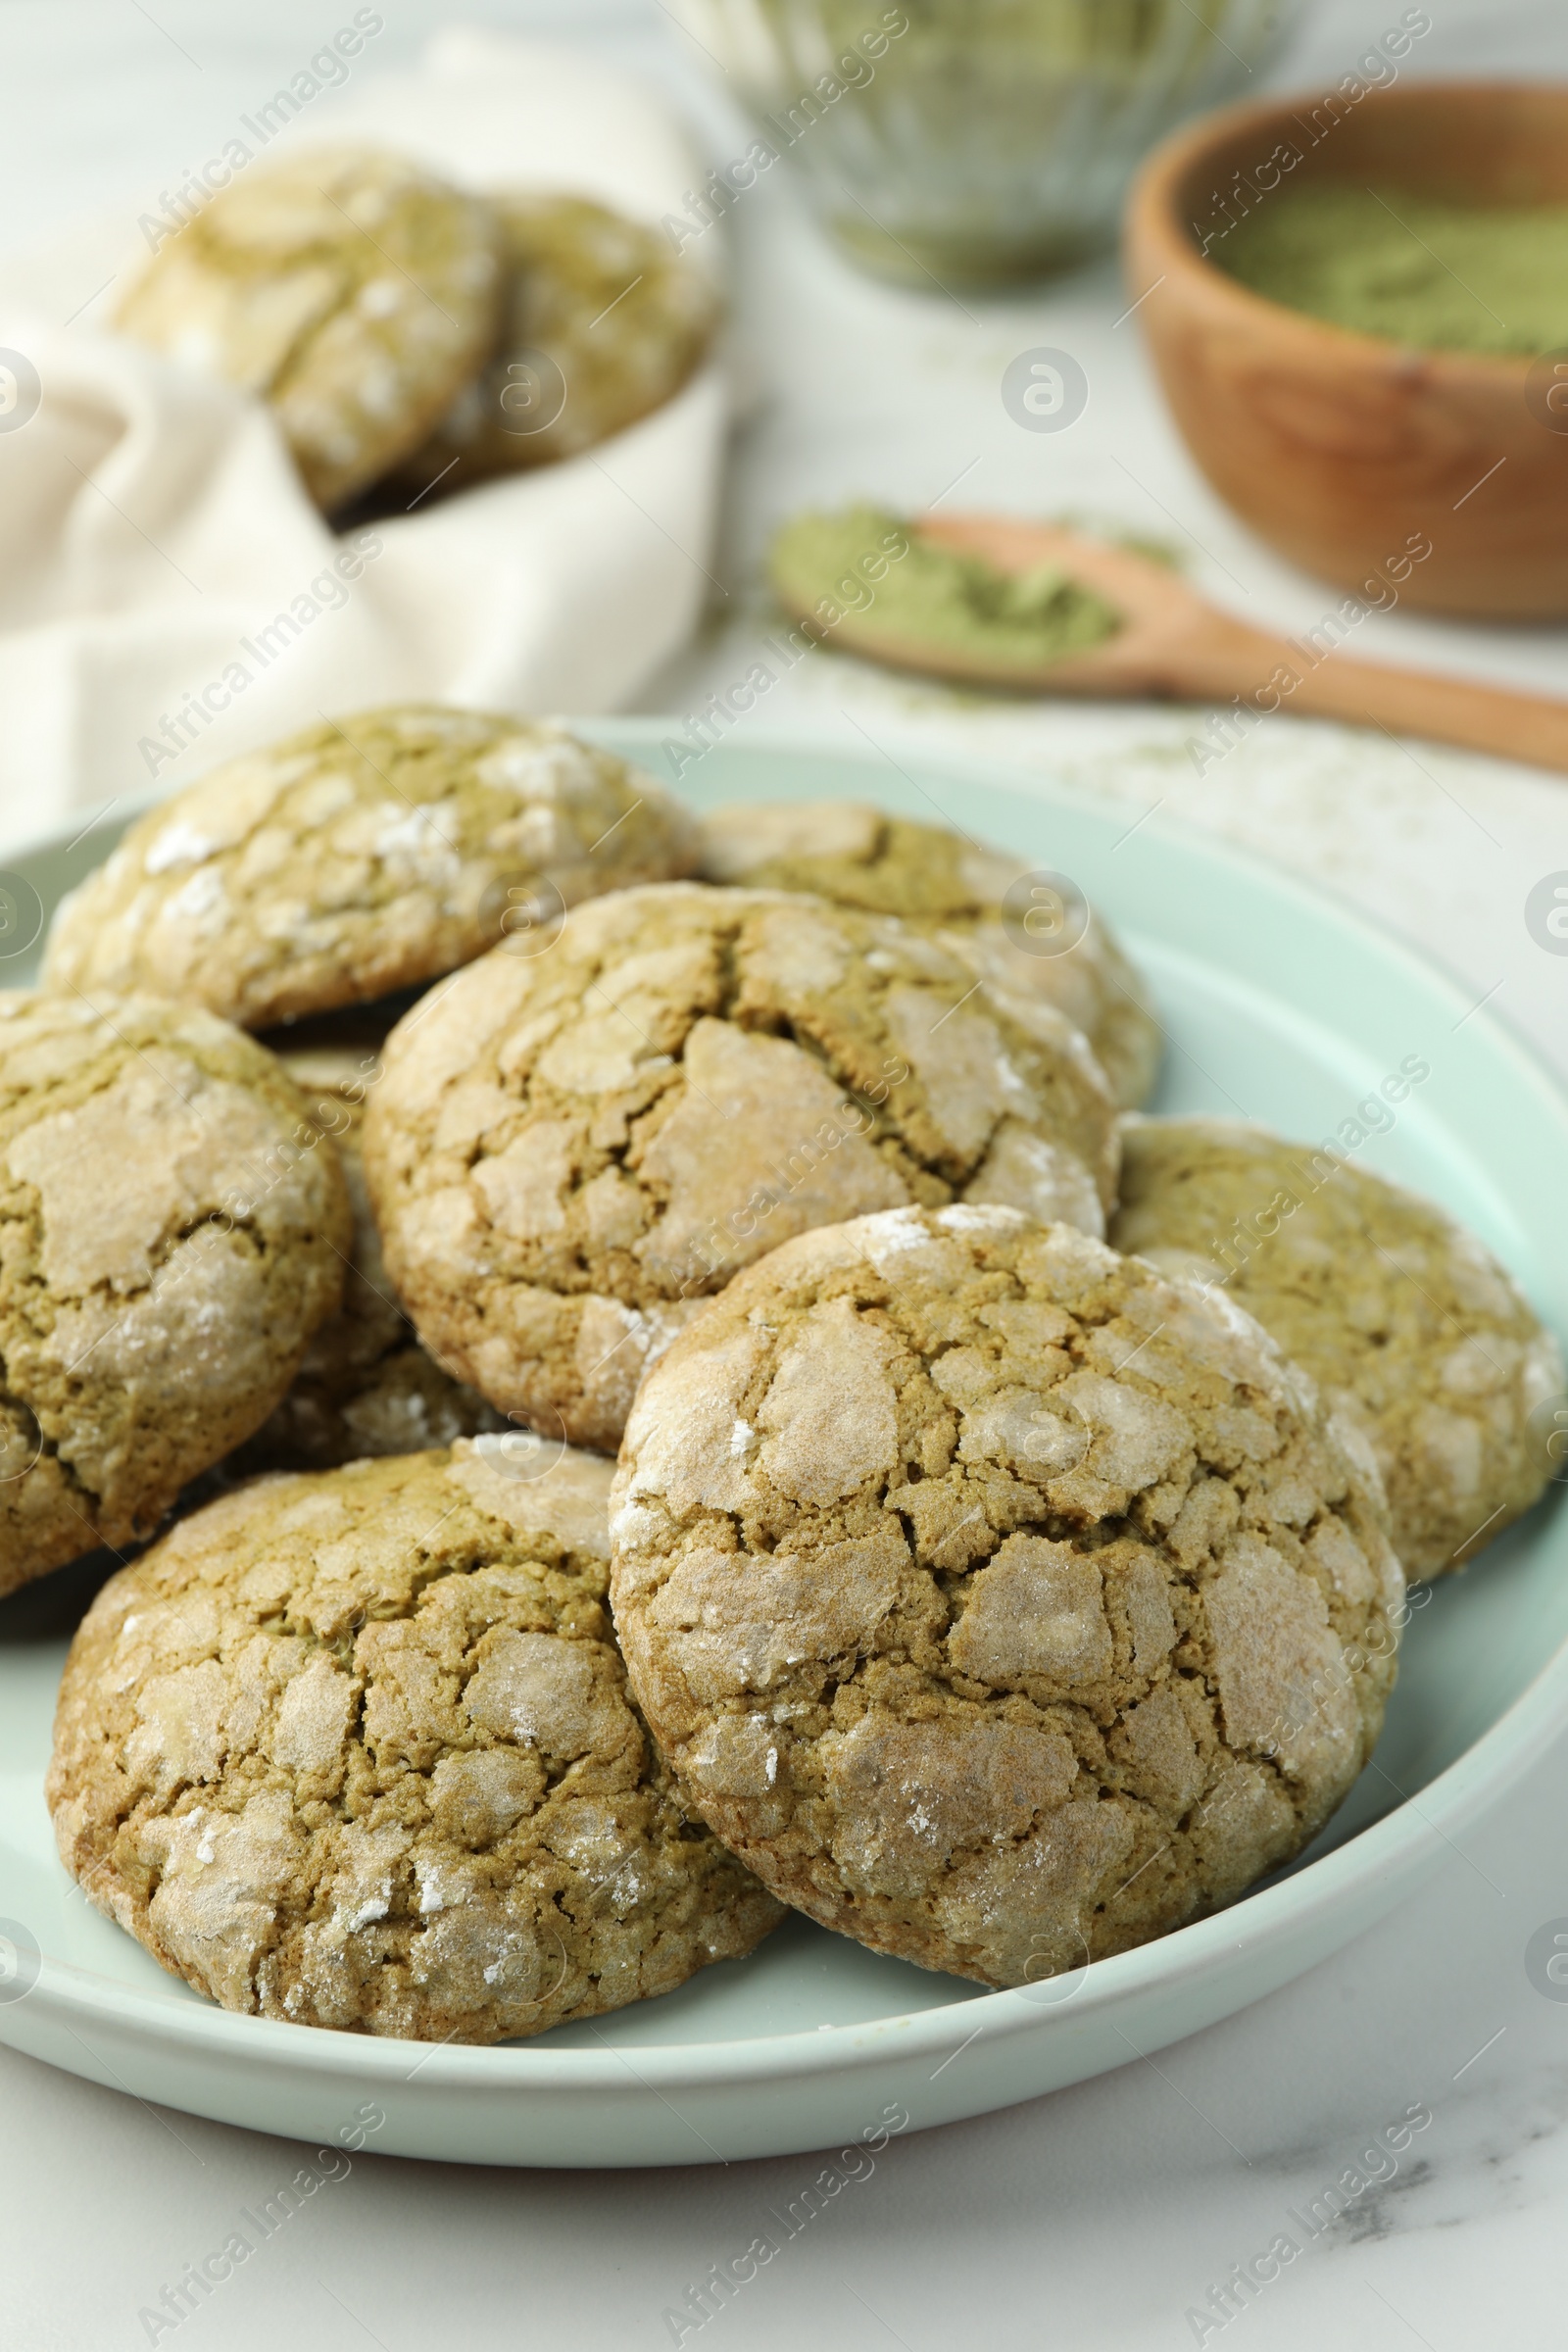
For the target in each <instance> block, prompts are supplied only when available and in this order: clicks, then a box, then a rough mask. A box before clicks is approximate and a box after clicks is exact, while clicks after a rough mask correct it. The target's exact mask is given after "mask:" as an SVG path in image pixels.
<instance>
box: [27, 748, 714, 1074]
mask: <svg viewBox="0 0 1568 2352" xmlns="http://www.w3.org/2000/svg"><path fill="white" fill-rule="evenodd" d="M695 857H696V845H695V837H694V834H693V831H692V827H691V820H690V819H689V818H688V817H687V815H686V813H685V811H684V810H683V809H681V808H680V807H679V806H678V805H677V804H676V803H675V802H674V801H672V800H670V799H669V797H668V796H667V795H666V794H665V793H663V792H662V791H661V789H660V787H659V786H658V785H657V784H656V783H655V782H654V780H653V778H652V777H651V776H646V775H644V774H643V773H642V771H641V770H640V769H638V768H633V767H628V766H627V764H626V762H625V760H617V759H616V758H615V757H614V755H613V753H611V752H601V751H596V750H595V749H594V748H593V746H592V745H590V744H586V743H580V742H578V740H577V738H576V737H575V736H572V735H568V734H566V733H564V730H563V729H561V728H560V727H554V726H546V725H543V724H541V723H538V722H536V721H534V720H532V719H516V718H497V717H492V716H489V715H487V714H485V713H483V712H481V711H451V710H443V709H441V708H440V707H438V706H434V705H425V704H408V705H406V706H399V705H394V706H393V707H392V708H390V709H389V710H385V711H362V712H360V713H358V714H357V715H356V716H354V717H351V718H345V719H343V720H341V721H333V722H330V723H328V724H327V725H325V726H319V727H307V728H306V729H305V730H304V732H303V733H301V734H299V735H291V736H289V737H287V738H286V740H285V741H284V742H282V743H275V744H271V745H270V746H269V747H268V748H267V749H266V750H265V751H260V752H248V753H246V754H245V756H244V757H243V758H241V759H239V760H229V761H228V762H227V763H226V764H225V765H224V766H222V767H219V768H215V769H214V770H213V771H212V773H211V774H210V775H206V776H204V777H203V778H202V780H201V782H200V783H199V784H194V785H192V786H191V787H190V789H189V790H188V791H186V792H182V793H177V794H176V795H175V796H174V797H173V798H172V800H168V801H163V802H160V803H159V805H158V807H157V808H155V809H149V810H148V812H147V814H146V815H145V816H143V817H139V818H138V819H137V821H136V823H135V824H133V825H132V826H131V828H130V830H129V831H128V833H126V835H125V837H124V839H123V841H122V842H121V843H120V845H119V847H118V848H117V849H116V850H115V852H114V854H113V856H112V857H111V858H109V860H108V862H107V863H106V864H104V865H101V866H100V867H99V868H98V871H97V872H96V873H95V874H92V875H89V877H88V879H87V880H86V881H85V882H84V883H83V884H82V885H81V887H80V889H79V890H75V891H73V892H72V894H71V896H70V897H69V898H68V899H66V900H65V901H64V902H63V903H62V905H61V907H60V909H59V911H58V913H57V914H56V916H55V920H54V925H53V928H52V930H51V932H50V936H49V946H48V952H47V956H46V959H45V966H44V977H45V980H46V982H47V983H48V985H49V986H51V987H54V988H85V989H97V988H111V989H122V990H127V989H150V990H152V991H153V992H154V994H156V995H158V996H166V997H180V998H189V999H193V1000H194V1001H195V1002H197V1003H198V1004H202V1005H207V1007H208V1008H209V1010H210V1011H213V1012H220V1013H222V1014H223V1015H224V1016H225V1017H226V1018H227V1019H229V1020H232V1021H238V1022H239V1023H240V1024H241V1026H242V1027H244V1028H247V1029H265V1028H267V1027H268V1026H269V1025H270V1023H272V1022H275V1021H285V1020H292V1019H293V1018H295V1017H296V1016H297V1015H298V1014H301V1013H312V1012H328V1011H331V1010H332V1009H333V1008H334V1007H335V1006H337V1005H358V1004H367V1003H369V1002H370V1001H371V1000H372V999H374V998H376V997H380V996H385V995H386V994H387V993H388V992H389V991H391V990H394V989H399V988H407V987H410V986H411V985H413V984H414V983H416V982H418V981H423V980H429V979H433V978H434V977H435V976H436V975H437V974H439V973H441V972H449V971H451V970H452V969H453V967H454V966H455V965H457V964H460V963H466V962H467V961H468V960H469V958H470V957H471V956H478V955H481V954H482V953H483V951H484V950H485V949H486V948H491V947H494V946H495V945H496V943H497V941H498V940H505V941H506V943H507V946H508V947H509V949H511V950H512V951H513V952H514V953H515V954H516V955H519V956H527V955H530V954H535V953H537V952H538V951H539V950H540V949H541V948H542V947H547V946H548V945H549V943H550V940H551V939H552V938H553V937H554V932H555V928H556V926H557V925H559V923H560V920H561V917H562V914H563V913H564V909H565V908H566V907H569V906H572V905H574V904H575V902H576V901H577V900H579V899H585V898H592V897H593V896H594V895H595V894H596V893H598V892H600V891H607V890H619V889H621V888H622V887H623V886H624V885H625V884H627V883H629V882H647V881H662V880H664V879H665V878H666V876H669V875H672V874H682V873H687V872H689V871H690V870H691V866H692V864H693V862H694V859H695Z"/></svg>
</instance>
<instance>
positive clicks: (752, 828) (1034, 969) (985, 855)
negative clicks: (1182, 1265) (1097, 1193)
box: [702, 801, 1160, 1108]
mask: <svg viewBox="0 0 1568 2352" xmlns="http://www.w3.org/2000/svg"><path fill="white" fill-rule="evenodd" d="M702 855H703V866H702V870H703V873H704V875H705V877H706V878H707V880H709V881H710V882H731V883H743V884H744V885H745V886H746V887H747V888H748V889H753V890H809V891H815V892H816V893H817V894H818V895H819V896H820V897H822V898H824V899H831V900H832V901H833V902H834V904H835V906H839V907H865V908H866V909H867V910H868V911H870V912H872V913H876V914H897V915H900V916H902V917H903V919H904V921H905V922H907V923H912V924H914V925H916V926H917V927H918V928H919V929H920V930H922V931H924V932H926V933H928V934H929V936H931V937H932V938H934V939H939V940H940V941H941V942H942V944H943V946H944V947H946V948H949V949H951V950H952V952H953V953H954V954H955V955H956V956H963V957H964V959H965V960H966V961H967V962H969V963H970V964H972V966H973V968H974V969H975V970H976V971H977V972H982V973H984V974H985V976H986V977H987V978H991V977H993V976H994V977H996V978H999V979H1001V980H1003V981H1004V982H1005V985H1006V986H1007V987H1009V988H1012V989H1017V990H1019V991H1021V992H1024V993H1029V992H1031V991H1033V992H1035V993H1037V994H1039V995H1040V996H1043V997H1044V998H1045V999H1046V1001H1047V1002H1048V1003H1049V1004H1052V1005H1055V1006H1057V1008H1058V1009H1059V1010H1060V1011H1062V1012H1064V1013H1065V1014H1066V1015H1067V1018H1068V1019H1069V1020H1070V1021H1075V1022H1076V1023H1077V1025H1078V1027H1079V1028H1080V1029H1081V1030H1082V1031H1083V1033H1084V1035H1085V1036H1086V1037H1087V1038H1088V1040H1089V1042H1090V1044H1091V1045H1092V1046H1093V1048H1094V1050H1095V1052H1096V1054H1098V1055H1099V1057H1100V1060H1101V1062H1102V1063H1103V1067H1104V1071H1105V1075H1106V1076H1107V1078H1108V1079H1109V1080H1110V1083H1111V1088H1112V1091H1113V1093H1114V1094H1115V1097H1116V1100H1117V1102H1118V1103H1120V1104H1121V1105H1122V1106H1123V1108H1128V1107H1130V1106H1131V1105H1133V1104H1134V1103H1142V1102H1143V1101H1144V1099H1145V1098H1146V1096H1147V1095H1148V1094H1149V1092H1150V1090H1151V1088H1152V1086H1153V1083H1154V1078H1155V1075H1156V1072H1157V1070H1158V1067H1159V1047H1160V1031H1159V1025H1158V1023H1157V1022H1156V1021H1155V1020H1154V1018H1153V1015H1152V1013H1151V1011H1150V1009H1149V1003H1148V998H1147V995H1146V992H1145V989H1144V984H1143V982H1142V980H1141V979H1140V978H1139V976H1138V974H1137V972H1136V971H1134V969H1133V967H1132V965H1131V963H1130V962H1129V961H1128V959H1127V957H1126V956H1125V955H1124V954H1123V952H1122V950H1121V948H1120V947H1119V946H1118V945H1117V942H1116V940H1115V938H1114V936H1113V935H1112V933H1111V932H1110V931H1109V930H1108V929H1107V928H1106V926H1105V924H1104V923H1103V921H1102V919H1101V917H1100V915H1099V913H1098V912H1095V911H1094V910H1092V909H1091V908H1090V907H1088V906H1087V905H1086V904H1085V903H1084V902H1082V901H1081V900H1071V901H1068V902H1066V903H1063V902H1062V901H1061V900H1060V899H1059V897H1056V896H1053V897H1051V898H1050V899H1049V901H1047V902H1042V903H1040V904H1037V903H1035V902H1034V901H1032V900H1031V898H1030V892H1029V885H1030V883H1031V882H1032V881H1033V880H1034V878H1035V875H1034V870H1033V869H1032V868H1031V867H1030V866H1029V864H1028V862H1027V860H1026V859H1024V858H1014V857H1010V856H1008V855H1006V854H1005V853H1004V852H1003V851H1000V850H992V849H985V848H981V847H979V846H978V845H976V844H975V843H973V842H970V841H966V840H965V839H964V837H963V836H962V834H959V833H953V832H949V831H948V829H947V828H946V827H945V826H943V825H925V824H915V823H913V822H912V821H911V820H910V819H909V818H908V817H905V816H889V815H888V814H887V813H886V811H885V810H883V809H874V808H871V807H869V806H867V805H866V804H864V803H861V802H857V801H776V802H771V803H763V804H761V805H760V806H759V805H757V804H755V803H754V804H751V805H748V804H747V803H745V802H740V803H737V804H736V806H735V807H734V808H730V809H715V810H714V812H713V813H712V815H711V816H708V817H706V818H704V820H703V853H702ZM1056 879H1059V878H1055V877H1054V878H1053V881H1054V880H1056ZM1063 943H1065V944H1063Z"/></svg>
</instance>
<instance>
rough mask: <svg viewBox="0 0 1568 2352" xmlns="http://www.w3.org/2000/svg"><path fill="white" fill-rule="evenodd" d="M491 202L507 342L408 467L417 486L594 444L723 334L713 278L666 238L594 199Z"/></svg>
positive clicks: (644, 407)
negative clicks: (717, 328) (501, 260)
mask: <svg viewBox="0 0 1568 2352" xmlns="http://www.w3.org/2000/svg"><path fill="white" fill-rule="evenodd" d="M491 202H492V204H493V206H494V209H495V211H496V213H497V215H498V217H499V219H500V222H501V234H502V245H503V252H504V257H505V268H506V286H505V292H504V295H503V315H502V327H501V333H500V337H499V339H498V341H497V344H496V347H495V350H494V352H493V354H492V356H491V359H490V362H489V364H488V366H487V367H486V368H483V369H482V370H481V372H480V373H479V374H478V375H477V376H476V377H474V379H473V380H472V382H470V383H468V384H466V385H465V386H464V389H463V390H462V391H461V392H460V393H459V394H458V397H457V399H456V400H455V402H454V403H453V405H452V407H451V408H450V409H449V410H448V412H447V414H446V415H445V417H442V419H441V421H440V423H439V424H438V425H437V426H436V429H435V431H434V432H433V434H432V435H431V437H430V439H429V440H428V441H427V442H426V443H425V445H424V447H423V448H422V449H420V450H418V451H417V453H416V455H415V456H414V457H413V458H411V459H410V460H409V462H408V464H407V465H406V466H403V467H402V468H401V469H400V473H399V480H400V482H402V483H403V484H405V485H406V486H407V487H408V488H410V489H422V488H428V487H431V486H433V485H434V484H435V483H436V482H438V481H439V482H441V483H442V484H443V487H444V488H445V489H447V490H454V489H462V488H464V487H466V484H468V483H469V482H476V481H483V480H484V479H485V478H486V477H487V476H489V475H491V474H497V473H510V472H513V471H514V470H515V468H517V467H519V466H548V465H551V464H553V463H554V462H555V461H556V460H557V459H558V458H572V457H575V456H577V454H578V452H579V451H581V450H585V449H592V448H593V447H594V445H595V444H596V443H597V442H600V441H608V440H609V438H610V436H611V434H612V433H618V432H620V431H622V430H623V428H624V427H625V426H626V425H628V424H635V423H636V422H637V419H638V418H639V417H647V416H648V415H650V414H651V413H652V411H653V410H655V409H658V408H662V406H663V404H664V402H665V401H666V400H669V399H671V398H673V396H674V394H675V393H677V392H678V391H679V390H680V388H681V386H682V384H684V383H685V382H686V380H687V378H688V376H690V375H691V373H692V371H693V369H694V368H696V367H697V365H698V363H699V362H700V361H701V359H702V358H703V355H704V353H705V352H706V351H707V349H708V346H709V344H710V342H711V339H712V332H713V326H714V321H715V319H716V317H717V312H718V302H717V297H716V295H715V294H714V291H713V287H712V282H711V279H710V278H709V277H708V276H707V275H706V274H705V273H704V272H703V271H702V270H698V269H695V268H693V266H692V265H691V264H690V263H689V262H683V261H682V260H681V259H680V257H679V256H678V254H676V253H675V252H674V250H673V249H672V247H671V245H670V243H669V240H668V238H667V237H665V236H664V235H663V234H662V231H661V230H659V229H656V228H651V227H647V226H645V225H643V224H642V223H641V222H638V221H628V220H626V219H625V218H624V216H623V215H621V214H619V213H613V212H609V211H607V210H606V208H605V207H604V206H603V205H601V204H590V203H589V202H588V201H587V199H586V198H584V197H581V196H532V195H522V194H512V195H498V196H494V197H492V199H491Z"/></svg>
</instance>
